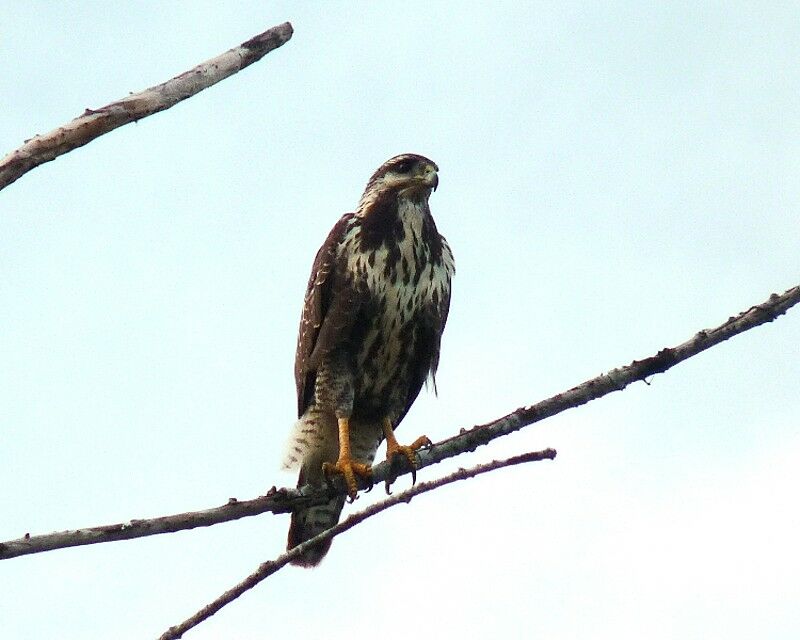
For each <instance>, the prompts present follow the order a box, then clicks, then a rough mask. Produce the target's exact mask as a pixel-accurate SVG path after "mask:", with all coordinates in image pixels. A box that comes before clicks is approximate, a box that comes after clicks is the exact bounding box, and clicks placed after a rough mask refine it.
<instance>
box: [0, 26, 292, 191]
mask: <svg viewBox="0 0 800 640" xmlns="http://www.w3.org/2000/svg"><path fill="white" fill-rule="evenodd" d="M291 37H292V25H291V24H289V23H288V22H284V23H283V24H280V25H278V26H276V27H272V28H271V29H268V30H267V31H265V32H264V33H262V34H260V35H257V36H255V37H254V38H251V39H250V40H248V41H247V42H243V43H242V44H240V45H239V46H238V47H234V48H233V49H231V50H230V51H226V52H225V53H223V54H221V55H218V56H217V57H216V58H211V60H208V61H206V62H204V63H202V64H199V65H197V66H196V67H195V68H194V69H190V70H189V71H186V72H184V73H182V74H180V75H179V76H175V77H174V78H172V79H171V80H167V81H166V82H164V83H163V84H160V85H158V86H156V87H151V88H149V89H145V90H144V91H141V92H139V93H133V94H131V95H129V96H127V97H125V98H122V100H118V101H117V102H112V103H111V104H107V105H106V106H104V107H100V108H99V109H86V111H85V112H84V113H83V115H81V116H78V117H77V118H75V119H74V120H72V121H71V122H68V123H67V124H65V125H63V126H61V127H58V128H57V129H53V131H51V132H50V133H46V134H44V135H37V136H34V137H33V138H31V139H30V140H27V141H26V142H25V144H23V145H22V146H21V147H20V148H19V149H17V150H16V151H12V152H11V153H9V154H8V155H7V156H6V157H5V158H3V159H2V160H0V190H2V189H4V188H5V187H7V186H8V185H10V184H11V183H12V182H14V181H15V180H17V179H18V178H20V177H21V176H22V175H24V174H25V173H27V172H28V171H30V170H31V169H33V168H35V167H37V166H39V165H40V164H43V163H45V162H50V161H51V160H55V159H56V158H57V157H58V156H60V155H63V154H65V153H68V152H69V151H72V150H73V149H77V148H78V147H82V146H83V145H85V144H88V143H89V142H91V141H92V140H94V139H95V138H98V137H99V136H101V135H103V134H104V133H108V132H109V131H112V130H114V129H116V128H117V127H121V126H122V125H125V124H128V123H129V122H135V121H136V120H141V119H142V118H146V117H147V116H149V115H152V114H154V113H158V112H159V111H163V110H164V109H169V108H170V107H171V106H173V105H175V104H177V103H178V102H180V101H181V100H185V99H186V98H191V97H192V96H193V95H195V94H196V93H199V92H200V91H202V90H203V89H207V88H208V87H210V86H212V85H214V84H216V83H217V82H219V81H220V80H224V79H225V78H227V77H228V76H232V75H233V74H234V73H237V72H238V71H241V70H242V69H244V68H245V67H247V66H249V65H251V64H253V63H254V62H257V61H259V60H260V59H261V58H263V57H264V56H265V55H266V54H268V53H269V52H270V51H272V50H273V49H277V48H278V47H280V46H281V45H283V44H285V43H286V42H288V41H289V39H290V38H291Z"/></svg>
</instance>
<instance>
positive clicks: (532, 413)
mask: <svg viewBox="0 0 800 640" xmlns="http://www.w3.org/2000/svg"><path fill="white" fill-rule="evenodd" d="M798 302H800V286H797V287H794V288H792V289H789V290H788V291H786V292H785V293H784V294H782V295H777V294H773V295H772V296H770V298H769V300H767V301H766V302H764V303H762V304H759V305H756V306H754V307H751V308H750V309H748V310H747V311H744V312H743V313H741V314H739V315H738V316H736V317H732V318H729V319H728V320H727V321H726V322H724V323H723V324H721V325H720V326H718V327H716V328H714V329H707V330H705V331H700V332H698V333H697V334H695V335H694V336H693V337H692V338H690V339H689V340H687V341H686V342H684V343H682V344H679V345H677V346H675V347H672V348H666V349H662V350H661V351H659V352H658V353H657V354H656V355H654V356H651V357H649V358H645V359H644V360H634V361H633V362H632V363H631V364H629V365H626V366H623V367H619V368H617V369H613V370H612V371H609V372H608V373H604V374H602V375H600V376H597V377H596V378H592V379H591V380H587V381H586V382H584V383H582V384H580V385H578V386H576V387H573V388H572V389H570V390H569V391H565V392H564V393H559V394H558V395H555V396H553V397H552V398H548V399H547V400H543V401H542V402H539V403H538V404H534V405H530V406H527V407H520V408H519V409H517V410H516V411H513V412H512V413H509V414H508V415H506V416H504V417H502V418H499V419H497V420H494V421H492V422H490V423H487V424H483V425H478V426H475V427H472V428H471V429H462V430H461V432H460V433H459V434H458V435H454V436H452V437H450V438H447V439H446V440H443V441H441V442H438V443H436V444H435V445H433V446H432V447H430V448H428V449H424V450H422V451H420V452H419V464H418V467H417V468H418V469H421V468H424V467H427V466H429V465H432V464H435V463H437V462H440V461H442V460H444V459H446V458H451V457H453V456H457V455H459V454H461V453H464V452H466V451H473V450H475V449H476V448H477V447H478V446H480V445H483V444H486V443H488V442H490V441H491V440H494V439H495V438H498V437H500V436H503V435H507V434H509V433H513V432H514V431H518V430H519V429H522V428H523V427H525V426H527V425H530V424H533V423H535V422H538V421H540V420H543V419H544V418H548V417H550V416H553V415H556V414H557V413H561V412H562V411H565V410H566V409H569V408H572V407H577V406H580V405H582V404H586V403H587V402H589V401H590V400H595V399H597V398H601V397H603V396H605V395H607V394H609V393H612V392H614V391H621V390H622V389H624V388H625V387H627V386H628V385H629V384H631V383H632V382H635V381H637V380H644V379H646V378H648V377H650V376H653V375H655V374H657V373H663V372H664V371H666V370H667V369H669V368H671V367H673V366H675V365H676V364H678V363H679V362H682V361H684V360H686V359H687V358H690V357H692V356H694V355H697V354H698V353H700V352H702V351H705V350H706V349H709V348H711V347H713V346H714V345H716V344H719V343H720V342H723V341H725V340H727V339H728V338H731V337H733V336H735V335H737V334H739V333H742V332H744V331H747V330H748V329H752V328H753V327H757V326H759V325H761V324H764V323H766V322H770V321H772V320H774V319H775V318H777V317H778V316H780V315H782V314H784V313H786V311H787V310H788V309H790V308H791V307H792V306H794V305H796V304H797V303H798ZM407 472H408V470H405V471H403V472H402V473H407ZM373 473H374V479H375V482H383V481H385V480H387V479H388V477H389V475H390V470H389V468H388V466H387V464H386V463H385V462H384V463H381V464H379V465H376V466H375V468H374V470H373ZM402 473H401V474H400V475H402ZM339 480H340V479H338V478H337V481H336V482H334V483H333V485H332V486H330V487H325V488H317V487H312V486H310V485H306V486H305V487H301V488H300V489H275V488H274V487H273V488H272V489H271V490H270V491H269V493H267V495H266V496H262V497H260V498H256V499H254V500H247V501H242V502H239V501H237V500H235V499H231V500H230V501H229V502H228V504H226V505H223V506H221V507H216V508H213V509H207V510H205V511H196V512H189V513H181V514H178V515H173V516H165V517H161V518H152V519H141V520H131V521H130V522H126V523H121V524H113V525H106V526H100V527H93V528H89V529H77V530H73V531H61V532H57V533H50V534H45V535H38V536H30V535H26V536H24V537H22V538H20V539H17V540H10V541H8V542H3V543H0V560H2V559H7V558H14V557H17V556H22V555H28V554H32V553H41V552H43V551H50V550H53V549H61V548H66V547H74V546H79V545H85V544H94V543H98V542H113V541H115V540H130V539H132V538H140V537H143V536H149V535H155V534H158V533H170V532H172V531H181V530H184V529H193V528H195V527H205V526H209V525H213V524H219V523H221V522H228V521H230V520H236V519H238V518H243V517H246V516H253V515H257V514H260V513H265V512H272V513H287V512H290V511H293V510H294V509H297V508H300V507H306V506H312V505H316V504H324V503H325V502H327V501H328V500H330V499H331V498H332V497H334V496H335V495H337V494H338V495H342V494H344V491H345V490H344V485H343V483H341V482H339ZM362 488H364V487H362Z"/></svg>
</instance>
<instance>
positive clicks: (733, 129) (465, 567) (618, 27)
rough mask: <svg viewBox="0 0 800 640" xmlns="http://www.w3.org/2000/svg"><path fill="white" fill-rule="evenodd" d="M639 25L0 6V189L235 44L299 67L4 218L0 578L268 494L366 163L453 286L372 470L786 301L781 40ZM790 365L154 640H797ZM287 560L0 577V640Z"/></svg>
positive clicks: (730, 365) (31, 192)
mask: <svg viewBox="0 0 800 640" xmlns="http://www.w3.org/2000/svg"><path fill="white" fill-rule="evenodd" d="M665 5H666V3H664V4H661V3H660V4H659V5H658V6H652V7H649V8H647V7H645V6H644V5H643V3H639V2H631V3H624V2H620V3H606V4H601V5H592V7H591V8H588V6H586V5H584V4H582V3H573V4H569V5H567V4H565V3H552V4H533V3H530V4H523V3H465V2H463V1H460V2H450V3H447V2H427V3H422V2H404V3H399V4H398V3H391V4H390V3H358V4H352V3H347V4H345V3H338V4H337V3H325V4H306V3H292V2H272V3H265V2H240V3H236V2H234V3H211V2H208V3H183V4H172V5H169V6H167V7H166V8H165V4H164V3H154V2H142V3H136V4H135V5H128V4H114V3H107V2H82V3H48V2H19V1H14V0H12V1H11V2H6V3H4V4H3V5H2V7H0V57H1V58H2V60H3V61H4V69H5V71H4V73H2V74H0V100H1V101H2V105H3V108H2V117H0V154H4V153H6V152H8V151H11V150H13V149H15V148H16V147H18V146H19V145H20V144H22V142H23V140H25V139H26V138H29V137H31V136H32V135H34V134H36V133H44V132H46V131H49V130H50V129H52V128H54V127H56V126H58V125H60V124H63V123H65V122H67V121H68V120H69V119H71V118H73V117H75V116H77V115H78V114H80V113H81V112H82V111H83V110H84V109H85V108H87V107H99V106H102V105H104V104H106V103H108V102H111V101H113V100H116V99H119V98H121V97H123V96H125V95H127V93H128V92H134V91H139V90H141V89H144V88H146V87H149V86H152V85H155V84H158V83H160V82H163V81H164V80H166V79H168V78H170V77H172V76H174V75H176V74H178V73H181V72H183V71H185V70H187V69H189V68H190V67H192V66H194V65H195V64H198V63H199V62H202V61H204V60H206V59H207V58H210V57H212V56H214V55H217V54H219V53H221V52H222V51H225V50H227V49H229V48H230V47H233V46H235V45H238V44H239V43H241V42H243V41H245V40H247V39H249V38H250V37H252V36H253V35H255V34H257V33H260V32H261V31H264V30H265V29H266V28H268V27H270V26H273V25H276V24H279V23H281V22H283V21H286V20H289V21H291V22H292V24H293V25H294V28H295V35H294V37H293V38H292V40H291V41H290V42H289V43H288V44H286V45H285V46H284V47H282V48H281V49H278V50H277V51H274V52H273V53H271V54H269V55H268V56H267V57H266V58H265V59H264V60H262V61H261V62H259V63H257V64H256V65H253V66H252V67H250V68H248V69H246V70H244V71H243V72H241V73H240V74H237V75H236V76H234V77H232V78H230V79H228V80H226V81H224V82H222V83H221V84H219V85H217V86H215V87H213V88H212V89H209V90H208V91H205V92H203V93H202V94H200V95H198V96H197V97H195V98H192V99H190V100H188V101H186V102H184V103H182V104H180V105H178V106H177V107H175V108H173V109H170V110H168V111H166V112H164V113H161V114H158V115H156V116H153V117H151V118H147V119H145V120H142V121H140V122H139V123H137V124H134V125H129V126H126V127H123V128H122V129H119V130H117V131H115V132H113V133H111V134H110V135H106V136H103V137H102V138H100V139H99V140H97V141H95V142H93V143H91V144H90V145H88V146H87V147H84V148H82V149H79V150H77V151H74V152H72V153H70V154H68V155H66V156H63V157H61V158H59V159H58V160H56V161H55V162H52V163H49V164H47V165H44V166H42V167H39V168H37V169H35V170H34V171H32V172H31V173H29V174H27V175H25V176H24V177H22V178H21V179H20V180H19V181H18V182H17V183H15V184H14V185H12V186H11V187H9V188H8V189H6V190H4V191H3V192H2V193H0V487H2V497H0V540H7V539H12V538H17V537H19V536H21V535H23V534H25V533H26V532H30V533H32V534H39V533H48V532H51V531H56V530H63V529H69V528H77V527H83V526H92V525H100V524H107V523H114V522H120V521H125V520H129V519H132V518H142V517H151V516H160V515H167V514H172V513H177V512H182V511H188V510H194V509H202V508H207V507H211V506H216V505H219V504H222V503H224V502H226V501H227V499H228V498H230V497H237V498H239V499H248V498H253V497H255V496H258V495H260V494H263V493H264V492H265V491H266V490H267V489H269V487H271V486H272V485H278V486H285V485H289V486H293V485H294V483H295V478H294V477H292V476H291V475H289V474H285V473H282V472H280V471H279V463H280V457H281V452H282V450H283V446H284V442H285V439H286V437H287V436H288V433H289V429H290V426H291V424H292V422H293V420H294V418H295V395H294V393H295V392H294V381H293V374H292V369H293V358H294V347H295V337H296V330H297V324H298V320H299V315H300V308H301V304H302V298H303V292H304V287H305V283H306V280H307V278H308V273H309V269H310V267H311V263H312V260H313V257H314V253H315V251H316V249H317V247H318V246H319V245H320V243H321V242H322V240H323V239H324V238H325V236H326V234H327V232H328V230H329V229H330V227H331V226H332V225H333V224H334V222H335V221H336V220H337V219H338V217H339V216H340V215H341V214H343V213H344V212H346V211H349V210H352V208H353V207H354V206H355V205H356V203H357V201H358V198H359V196H360V194H361V191H362V189H363V187H364V184H365V183H366V180H367V178H368V177H369V176H370V174H371V173H372V172H373V171H374V170H375V168H377V167H378V166H379V165H380V164H381V163H382V162H383V161H384V160H386V159H387V158H389V157H391V156H393V155H395V154H397V153H402V152H415V153H421V154H423V155H426V156H428V157H430V158H431V159H433V160H434V161H435V162H436V163H437V164H438V165H439V167H440V185H439V189H438V191H437V192H436V193H435V194H434V195H433V196H432V198H431V208H432V211H433V213H434V216H435V218H436V221H437V224H438V226H439V229H440V231H441V232H442V233H443V234H444V235H445V236H446V237H447V239H448V241H449V243H450V245H451V246H452V248H453V251H454V253H455V257H456V265H457V269H458V271H457V275H456V279H455V281H454V289H453V302H452V306H451V312H450V320H449V323H448V327H447V330H446V332H445V336H444V341H443V352H442V359H441V365H440V369H439V374H438V377H437V381H438V387H439V396H438V398H436V397H434V396H433V394H432V393H430V392H428V393H425V392H423V394H422V395H421V396H420V398H419V400H418V401H417V403H416V404H415V406H414V408H413V409H412V410H411V412H410V413H409V415H408V416H407V418H406V420H405V421H404V423H403V424H402V425H401V427H400V430H399V435H400V436H401V440H410V439H414V438H416V437H417V436H418V435H420V434H421V433H426V434H427V435H428V436H430V437H431V438H432V439H433V440H434V441H436V440H440V439H442V438H445V437H447V436H449V435H451V434H453V433H455V432H457V431H458V430H459V428H461V427H471V426H472V425H475V424H479V423H483V422H486V421H489V420H491V419H493V418H496V417H499V416H501V415H504V414H505V413H508V412H509V411H512V410H513V409H515V408H516V407H518V406H520V405H525V404H530V403H533V402H536V401H538V400H541V399H543V398H545V397H548V396H550V395H552V394H554V393H557V392H559V391H563V390H565V389H567V388H569V387H572V386H574V385H575V384H578V383H580V382H582V381H584V380H585V379H587V378H590V377H592V376H595V375H597V374H599V373H602V372H604V371H606V370H608V369H611V368H613V367H616V366H619V365H622V364H627V363H629V362H630V361H631V360H633V359H637V358H642V357H646V356H649V355H652V354H654V353H655V352H656V351H658V350H659V349H660V348H662V347H665V346H672V345H675V344H677V343H679V342H682V341H684V340H686V339H688V338H689V337H691V336H692V335H693V334H694V333H695V332H697V331H698V330H700V329H703V328H708V327H713V326H716V325H718V324H720V323H721V322H723V321H724V320H726V319H727V318H728V317H729V316H731V315H735V314H736V313H739V312H740V311H742V310H744V309H747V308H748V307H750V306H751V305H753V304H757V303H759V302H762V301H763V300H765V299H766V298H767V297H768V296H769V294H770V293H772V292H782V291H784V290H785V289H787V288H789V287H791V286H793V285H796V284H798V281H800V278H798V276H799V275H800V269H799V268H798V263H799V262H800V261H799V259H798V256H800V233H798V216H797V212H798V207H799V206H800V181H798V179H797V176H798V172H800V160H799V159H798V158H800V155H798V148H800V101H798V95H800V65H799V64H798V60H800V5H797V4H796V3H788V4H783V5H779V4H778V3H761V4H749V5H747V4H738V3H714V4H698V3H695V2H691V3H669V6H668V7H667V6H665ZM798 345H800V310H797V309H794V310H792V311H790V312H789V313H788V314H787V315H786V316H785V317H782V318H780V319H778V320H777V321H776V322H774V323H772V324H768V325H766V326H763V327H761V328H758V329H755V330H753V331H751V332H749V333H747V334H745V335H743V336H740V337H737V338H735V339H733V340H731V341H729V342H727V343H725V344H723V345H721V346H719V347H717V348H714V349H712V350H711V351H709V352H707V353H704V354H702V355H700V356H698V357H696V358H693V359H691V360H690V361H688V362H686V363H684V364H682V365H679V366H678V367H676V368H674V369H673V370H671V371H669V372H668V373H666V374H665V375H660V376H656V377H655V378H654V379H653V380H652V381H651V384H650V386H647V385H645V384H643V383H638V384H635V385H633V386H632V387H630V388H628V389H627V390H626V391H624V392H622V393H618V394H614V395H612V396H610V397H607V398H604V399H602V400H599V401H596V402H593V403H591V404H589V405H587V406H584V407H581V408H580V409H578V410H574V411H569V412H567V413H565V414H562V415H560V416H558V417H557V418H555V419H552V420H548V421H546V422H544V423H540V424H539V425H536V426H534V427H530V428H528V429H526V430H524V431H523V432H521V433H518V434H515V435H513V436H510V437H507V438H504V439H502V440H498V441H495V442H494V443H492V444H491V445H490V446H488V447H483V448H481V449H479V450H478V451H476V452H475V453H473V454H471V455H469V456H465V457H462V458H459V459H457V460H452V461H449V462H448V463H443V464H441V465H438V466H435V467H429V468H426V469H424V470H423V471H422V472H420V478H422V479H432V478H435V477H438V476H440V475H443V474H445V473H446V472H448V471H449V470H452V469H453V468H456V467H458V466H465V465H468V464H474V463H477V462H480V461H486V460H491V459H494V458H499V457H504V456H506V455H511V454H513V453H516V452H522V451H528V450H532V449H540V448H544V447H548V446H552V447H554V448H556V449H557V450H558V458H557V459H556V461H555V462H546V463H538V464H536V465H528V466H525V467H520V468H515V469H512V470H502V471H499V472H496V473H494V474H491V475H489V476H484V477H482V478H480V479H476V480H471V481H469V482H464V483H459V484H457V485H453V486H450V487H447V488H445V489H442V490H439V491H437V492H435V493H432V494H427V495H425V496H422V497H420V498H418V499H415V500H414V501H413V503H412V504H411V505H410V506H404V507H400V508H396V509H394V510H391V511H389V512H387V513H385V514H384V515H382V516H379V517H378V518H375V519H372V520H371V521H369V522H368V523H366V524H364V525H363V526H360V527H357V528H356V529H355V530H353V531H351V532H349V533H348V534H345V535H344V536H342V537H340V538H338V539H337V540H336V541H335V542H334V545H333V547H332V550H331V553H330V555H329V556H328V558H326V560H325V561H324V562H323V564H322V565H321V566H320V567H319V568H318V569H316V570H313V571H307V570H301V569H297V568H287V569H285V570H283V571H281V572H280V573H279V574H277V575H276V576H274V577H273V578H270V579H269V580H268V581H267V582H266V583H264V584H262V585H260V586H259V587H257V588H256V589H255V590H253V591H251V592H249V593H247V594H246V595H245V596H243V597H242V598H240V599H239V600H238V601H237V602H236V603H234V604H232V605H230V606H228V607H226V608H225V609H224V610H223V611H221V612H220V613H219V614H217V615H216V616H214V618H212V619H211V620H210V621H208V622H207V623H205V624H203V625H201V626H200V627H199V628H197V629H195V630H193V631H190V632H189V633H187V635H186V636H185V637H186V638H187V639H192V640H195V639H196V640H202V639H212V638H237V639H260V638H311V637H325V638H329V639H335V638H345V637H350V638H352V634H353V633H357V634H358V635H362V634H364V637H369V636H372V635H375V634H380V635H381V637H382V638H389V639H392V638H408V637H410V636H411V635H413V636H415V637H461V638H484V637H503V638H529V637H547V638H550V639H556V640H562V639H564V640H567V639H573V638H600V639H605V638H609V639H611V638H613V639H614V640H620V639H627V638H636V639H638V638H648V639H668V638H682V639H694V638H698V639H699V638H726V639H732V640H744V639H749V638H770V639H772V638H779V639H782V638H797V637H800V606H798V603H799V602H800V581H799V580H798V577H797V576H798V575H800V550H799V549H798V544H797V540H798V539H799V538H800V501H798V498H797V488H798V486H800V467H799V466H798V460H799V459H800V422H799V419H798V415H800V392H798V389H800V358H798ZM379 455H382V454H379ZM408 482H409V479H408V478H404V479H402V480H401V481H400V482H399V483H398V487H397V490H399V489H401V488H403V487H404V486H407V483H408ZM380 498H381V489H380V488H377V489H376V490H375V491H373V492H372V493H371V494H369V495H367V496H363V497H361V498H360V499H359V500H358V501H357V503H356V505H354V507H356V508H360V507H363V506H365V505H367V504H369V503H370V502H372V501H374V500H377V499H380ZM348 509H350V510H352V509H353V507H349V508H348ZM287 527H288V516H273V515H263V516H260V517H256V518H248V519H245V520H241V521H238V522H234V523H228V524H224V525H219V526H215V527H211V528H208V529H203V530H195V531H189V532H182V533H178V534H172V535H164V536H155V537H151V538H146V539H141V540H136V541H131V542H120V543H114V544H106V545H94V546H88V547H82V548H77V549H68V550H61V551H54V552H50V553H46V554H41V555H38V556H30V557H22V558H18V559H13V560H8V561H3V562H0V595H1V596H2V597H0V636H2V638H3V639H5V638H13V639H15V640H16V639H22V640H34V639H35V640H38V639H41V638H59V639H71V638H76V639H78V638H80V639H81V640H92V639H106V638H115V640H127V639H131V640H132V639H134V638H135V639H138V638H154V637H157V636H158V635H159V634H161V633H162V632H163V631H164V630H166V629H167V628H168V627H169V626H170V625H173V624H176V623H178V622H180V621H182V620H183V619H184V618H186V617H187V616H188V615H190V614H192V613H194V612H195V611H196V610H197V609H198V608H200V607H201V606H203V605H204V604H206V603H207V602H209V601H210V600H212V599H213V598H215V597H216V596H217V595H219V594H220V593H221V592H223V591H224V590H226V589H228V588H229V587H230V586H232V585H233V584H235V583H236V582H238V581H239V580H240V579H242V578H243V577H244V576H246V575H247V574H248V573H250V572H251V571H252V570H254V569H255V568H256V567H257V565H258V564H259V563H260V562H262V561H264V560H268V559H271V558H274V557H276V556H277V555H278V554H280V553H281V552H282V551H283V548H284V544H285V537H286V529H287Z"/></svg>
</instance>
